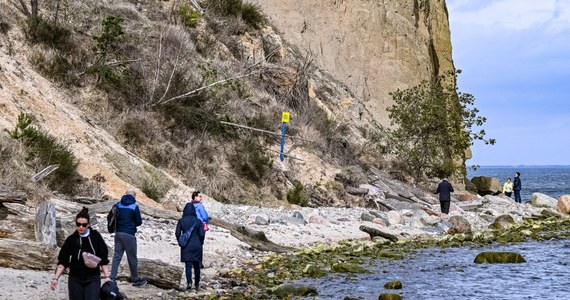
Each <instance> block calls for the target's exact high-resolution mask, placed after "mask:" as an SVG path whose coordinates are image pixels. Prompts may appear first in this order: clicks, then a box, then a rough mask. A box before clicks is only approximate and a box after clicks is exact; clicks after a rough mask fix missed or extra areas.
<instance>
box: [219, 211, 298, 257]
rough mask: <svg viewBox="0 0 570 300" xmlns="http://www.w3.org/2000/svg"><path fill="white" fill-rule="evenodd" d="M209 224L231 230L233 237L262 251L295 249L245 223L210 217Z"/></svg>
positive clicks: (279, 251)
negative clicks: (279, 242)
mask: <svg viewBox="0 0 570 300" xmlns="http://www.w3.org/2000/svg"><path fill="white" fill-rule="evenodd" d="M209 224H212V225H214V226H220V227H222V228H225V229H227V230H229V231H230V233H231V235H232V236H233V237H235V238H236V239H238V240H240V241H242V242H244V243H246V244H248V245H250V246H251V247H253V248H254V249H257V250H260V251H271V252H277V253H285V252H290V251H293V250H295V248H293V247H287V246H283V245H279V244H276V243H274V242H272V241H270V240H269V239H268V238H267V237H266V236H265V233H263V232H262V231H256V230H253V229H250V228H247V227H245V226H243V225H236V224H233V223H230V222H227V221H224V220H221V219H217V218H210V222H209Z"/></svg>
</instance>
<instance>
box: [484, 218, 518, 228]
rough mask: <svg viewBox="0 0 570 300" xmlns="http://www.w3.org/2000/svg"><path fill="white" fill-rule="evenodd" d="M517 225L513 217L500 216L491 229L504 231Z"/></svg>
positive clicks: (490, 226)
mask: <svg viewBox="0 0 570 300" xmlns="http://www.w3.org/2000/svg"><path fill="white" fill-rule="evenodd" d="M514 224H515V219H514V218H513V216H511V215H500V216H498V217H497V218H496V219H495V221H494V222H493V224H491V225H489V228H491V229H498V230H504V229H507V228H509V227H511V226H513V225H514Z"/></svg>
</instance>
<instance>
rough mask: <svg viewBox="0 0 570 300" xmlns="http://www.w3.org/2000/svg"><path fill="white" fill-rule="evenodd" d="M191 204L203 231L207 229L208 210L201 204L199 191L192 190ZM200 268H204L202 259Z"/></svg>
mask: <svg viewBox="0 0 570 300" xmlns="http://www.w3.org/2000/svg"><path fill="white" fill-rule="evenodd" d="M192 204H194V208H195V209H196V215H197V216H198V219H200V221H202V225H203V226H204V231H208V230H209V229H208V212H207V211H206V208H205V207H204V204H202V194H200V191H194V192H193V193H192ZM204 239H205V238H204ZM203 243H204V241H202V244H203ZM200 268H201V269H203V268H204V264H203V262H202V261H200Z"/></svg>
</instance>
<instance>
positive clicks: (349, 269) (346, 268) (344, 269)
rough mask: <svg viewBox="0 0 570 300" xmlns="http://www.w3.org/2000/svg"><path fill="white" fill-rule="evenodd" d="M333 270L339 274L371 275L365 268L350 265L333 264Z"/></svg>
mask: <svg viewBox="0 0 570 300" xmlns="http://www.w3.org/2000/svg"><path fill="white" fill-rule="evenodd" d="M331 270H332V271H333V272H337V273H370V271H368V270H366V269H365V268H363V267H361V266H359V265H355V264H350V263H336V264H333V265H332V267H331Z"/></svg>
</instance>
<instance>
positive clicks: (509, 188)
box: [503, 178, 513, 198]
mask: <svg viewBox="0 0 570 300" xmlns="http://www.w3.org/2000/svg"><path fill="white" fill-rule="evenodd" d="M503 194H505V195H506V196H507V197H509V198H511V196H512V194H513V182H512V181H511V179H510V178H507V182H505V184H504V185H503Z"/></svg>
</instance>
